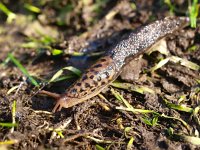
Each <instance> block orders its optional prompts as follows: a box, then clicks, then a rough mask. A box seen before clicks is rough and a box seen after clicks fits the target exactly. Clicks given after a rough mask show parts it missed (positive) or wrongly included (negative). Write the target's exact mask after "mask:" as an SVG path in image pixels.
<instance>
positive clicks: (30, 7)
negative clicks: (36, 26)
mask: <svg viewBox="0 0 200 150" xmlns="http://www.w3.org/2000/svg"><path fill="white" fill-rule="evenodd" d="M24 7H25V8H26V9H28V10H29V11H32V12H34V13H40V12H41V10H40V8H38V7H36V6H33V5H31V4H28V3H26V4H24Z"/></svg>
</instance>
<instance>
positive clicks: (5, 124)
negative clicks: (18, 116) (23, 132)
mask: <svg viewBox="0 0 200 150" xmlns="http://www.w3.org/2000/svg"><path fill="white" fill-rule="evenodd" d="M0 126H2V127H8V128H12V127H16V126H17V124H16V123H15V124H13V123H4V122H0Z"/></svg>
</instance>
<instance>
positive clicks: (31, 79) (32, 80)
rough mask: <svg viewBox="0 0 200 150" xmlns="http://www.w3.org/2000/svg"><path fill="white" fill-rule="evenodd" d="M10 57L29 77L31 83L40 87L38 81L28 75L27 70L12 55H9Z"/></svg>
mask: <svg viewBox="0 0 200 150" xmlns="http://www.w3.org/2000/svg"><path fill="white" fill-rule="evenodd" d="M8 57H9V58H10V60H11V61H12V62H13V63H14V64H15V65H16V66H17V67H18V68H19V69H20V70H21V72H22V73H23V74H24V75H25V76H27V77H28V79H29V80H30V81H31V83H32V84H33V85H35V86H39V84H38V83H37V81H36V80H35V79H34V78H33V77H31V75H30V74H29V73H28V71H27V70H26V68H24V66H23V65H22V64H21V63H20V62H19V61H18V60H17V59H16V58H15V57H14V56H13V55H12V54H11V53H9V54H8Z"/></svg>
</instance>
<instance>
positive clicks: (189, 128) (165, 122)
mask: <svg viewBox="0 0 200 150" xmlns="http://www.w3.org/2000/svg"><path fill="white" fill-rule="evenodd" d="M3 2H4V4H5V5H6V6H7V7H8V8H9V9H10V10H12V11H13V12H14V13H15V14H17V16H16V17H17V18H16V19H15V20H14V21H13V22H11V23H8V22H6V15H5V14H3V13H2V12H0V15H1V16H3V17H2V18H0V23H1V24H0V54H1V55H0V63H1V64H0V123H12V122H13V103H14V102H16V110H15V111H16V112H15V113H14V114H15V116H14V118H15V119H14V120H15V121H16V123H17V126H16V127H14V128H11V127H5V126H1V125H0V149H1V148H4V149H103V148H104V149H138V150H153V149H158V150H159V149H161V150H175V149H176V150H179V149H183V150H190V149H191V150H193V149H196V150H197V149H200V146H199V145H200V142H199V141H200V140H199V138H198V136H199V132H200V123H199V111H198V108H199V101H200V72H199V68H198V69H192V68H191V67H190V66H189V65H188V64H186V65H184V63H181V61H179V62H176V63H175V62H173V61H169V62H167V63H166V64H165V65H163V66H162V67H159V68H158V69H157V70H155V71H152V68H153V67H154V66H155V65H156V64H158V62H159V61H160V60H163V59H165V58H171V57H172V56H175V57H178V58H181V59H183V60H188V61H190V62H193V63H194V64H195V65H196V66H198V65H200V28H199V27H197V28H196V29H194V28H191V27H189V26H188V27H186V28H184V29H182V30H180V31H178V32H176V33H173V35H170V36H169V37H167V38H165V39H164V40H163V41H162V43H163V42H164V43H165V44H166V45H164V47H165V46H166V47H165V48H161V49H164V50H165V51H167V54H163V53H162V50H156V51H153V52H151V53H150V54H149V53H148V54H147V53H146V54H144V55H143V56H140V58H137V59H135V60H133V61H131V62H130V63H129V64H128V65H127V66H126V67H125V68H124V70H123V73H122V74H121V75H120V76H119V77H118V79H117V81H115V82H114V83H113V84H111V85H109V86H108V87H107V88H106V89H105V90H103V91H102V92H101V95H103V97H104V98H102V97H100V96H95V97H93V98H91V99H89V100H87V101H85V102H84V103H81V104H78V105H76V106H73V107H72V108H67V109H64V108H63V109H62V110H61V111H59V112H56V113H52V109H53V107H54V105H55V100H54V99H53V98H51V97H48V96H44V95H40V94H38V91H39V90H41V89H44V90H47V91H51V92H54V93H64V92H65V91H67V90H66V89H67V88H68V87H69V86H70V85H71V84H72V83H73V82H74V81H76V80H77V79H78V76H76V75H73V78H70V79H66V80H62V81H58V82H53V83H50V84H47V81H49V80H50V79H51V77H52V76H53V75H54V74H55V73H56V72H57V71H58V70H60V69H62V68H63V67H66V66H73V67H76V68H78V69H80V70H81V71H84V70H85V69H86V68H88V67H89V66H90V65H91V64H93V63H94V62H95V60H96V59H98V58H99V57H101V55H102V53H104V52H105V51H106V50H108V49H109V48H110V47H111V46H112V45H113V44H114V43H116V42H119V41H120V38H121V37H122V36H124V35H126V34H127V33H128V32H130V31H132V30H134V29H135V28H137V27H140V26H142V25H145V24H148V23H149V22H152V21H153V20H156V19H160V18H163V17H165V16H169V15H171V14H170V11H169V8H168V6H167V5H166V4H165V3H164V2H163V1H157V0H148V1H146V0H136V1H132V2H130V1H128V0H123V1H111V0H110V1H109V0H106V1H102V2H99V3H98V1H87V2H85V3H84V2H83V1H73V0H62V1H47V2H45V4H39V2H32V3H31V4H32V5H35V6H38V7H40V9H41V12H39V13H33V12H30V11H28V10H25V9H24V8H22V7H20V6H22V5H23V4H24V3H25V2H27V1H25V0H21V1H15V2H13V1H9V0H7V1H3ZM27 3H28V2H27ZM97 3H98V5H97ZM68 4H70V5H69V7H66V6H68ZM173 4H174V6H175V7H176V11H174V15H176V16H183V15H185V12H186V11H187V6H188V4H187V2H186V1H181V0H175V1H173ZM71 6H73V9H70V8H71ZM75 6H76V7H75ZM64 8H68V9H64ZM91 8H96V9H95V10H93V9H91ZM97 8H98V9H97ZM30 16H31V17H32V18H31V19H30ZM49 37H51V38H49ZM31 42H32V43H31ZM28 44H30V45H31V44H36V45H34V46H33V45H31V46H30V45H28ZM27 45H28V46H27ZM161 46H163V45H161ZM158 47H159V46H158ZM158 47H157V49H159V48H158ZM52 49H60V50H61V52H62V54H60V55H53V54H52ZM8 53H12V55H13V56H14V57H15V58H16V59H17V60H18V61H20V63H21V64H22V65H23V66H24V67H25V68H26V70H27V71H28V73H29V74H30V75H31V76H32V77H34V79H36V81H37V82H38V83H40V85H39V87H36V86H34V85H33V84H32V83H31V81H30V80H29V78H27V76H26V75H25V74H23V73H22V72H21V70H20V69H19V68H18V67H16V65H15V64H14V63H13V62H12V61H11V60H10V59H8ZM82 54H84V55H82ZM129 68H130V69H129ZM64 73H65V75H72V73H71V72H70V71H66V72H64ZM115 83H116V84H117V83H121V84H124V83H126V84H124V85H125V88H123V87H122V85H120V87H117V86H116V84H115ZM128 86H129V87H128ZM13 87H16V89H13V90H12V91H11V93H8V91H9V90H11V88H13ZM137 88H140V90H141V89H142V90H143V92H139V91H138V89H137ZM152 91H153V92H152ZM116 92H117V93H118V94H120V95H121V96H123V97H124V99H125V100H127V102H129V104H131V105H132V107H133V108H135V109H139V110H150V111H153V113H152V112H151V113H138V112H135V113H133V112H130V111H127V110H126V109H123V110H120V109H118V108H119V106H121V107H122V106H123V108H126V105H125V104H124V103H123V102H122V101H120V100H117V98H116V96H115V94H116ZM114 93H115V94H114ZM175 106H179V107H175ZM185 107H187V108H190V110H191V111H187V109H184V108H185ZM181 108H183V109H181ZM166 116H168V117H166ZM185 137H190V138H191V137H196V138H197V139H196V140H197V143H195V142H194V139H190V138H188V139H186V138H185ZM131 140H133V141H132V142H131ZM6 141H10V142H13V143H10V144H9V143H6ZM1 142H2V143H1Z"/></svg>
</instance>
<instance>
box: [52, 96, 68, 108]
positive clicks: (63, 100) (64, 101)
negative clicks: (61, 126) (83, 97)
mask: <svg viewBox="0 0 200 150" xmlns="http://www.w3.org/2000/svg"><path fill="white" fill-rule="evenodd" d="M67 99H68V97H66V96H65V95H63V96H60V97H59V98H58V99H57V103H56V105H55V106H54V108H53V110H52V111H53V112H57V111H61V109H62V108H63V107H64V108H68V107H70V106H69V103H67Z"/></svg>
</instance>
